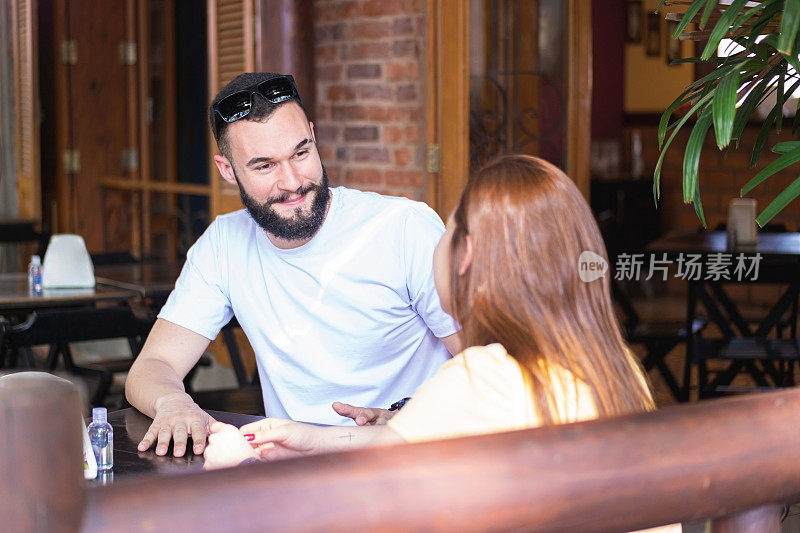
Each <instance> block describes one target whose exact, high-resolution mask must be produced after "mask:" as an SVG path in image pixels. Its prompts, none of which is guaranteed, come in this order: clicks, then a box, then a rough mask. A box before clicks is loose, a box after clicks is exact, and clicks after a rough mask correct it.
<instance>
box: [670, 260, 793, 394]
mask: <svg viewBox="0 0 800 533" xmlns="http://www.w3.org/2000/svg"><path fill="white" fill-rule="evenodd" d="M787 267H788V270H786V271H785V273H782V274H780V275H777V276H776V277H775V278H774V279H775V281H774V282H767V283H770V284H774V285H779V284H782V283H781V280H784V282H783V284H786V285H787V287H786V289H785V290H784V292H783V294H782V295H781V297H780V298H779V300H778V301H777V302H776V303H775V304H774V305H773V306H772V307H771V308H770V309H769V311H768V312H767V313H766V315H765V316H762V317H757V318H756V317H750V318H745V317H744V316H743V315H742V313H740V312H739V310H738V309H737V306H736V304H735V303H734V302H733V300H732V299H731V298H730V297H729V296H728V294H727V293H726V292H725V290H724V288H723V283H720V282H706V281H694V282H691V283H690V284H689V299H688V300H689V304H688V306H689V317H690V318H692V317H694V315H695V313H696V308H697V304H698V303H702V304H703V307H704V308H705V309H706V311H707V312H708V315H709V319H710V320H712V321H713V322H714V323H715V324H716V325H717V326H718V327H719V329H720V332H721V334H722V337H721V338H711V339H709V338H700V339H697V341H696V342H694V343H693V344H692V345H691V346H690V352H691V357H690V358H689V360H687V368H686V369H685V372H684V373H685V375H687V376H688V375H689V374H690V368H689V367H688V365H689V364H690V363H691V362H693V363H694V364H696V365H697V367H698V384H697V386H698V394H699V397H700V398H708V397H713V396H717V395H719V394H720V393H724V392H733V391H740V392H748V391H749V390H750V388H746V389H737V388H734V387H732V386H731V382H732V381H733V379H734V378H735V377H736V375H738V374H739V373H741V372H746V373H747V374H749V375H750V376H751V377H752V379H753V380H754V382H755V383H756V387H755V388H753V389H754V390H764V389H771V388H774V387H786V386H793V385H794V383H795V380H794V362H795V361H797V360H800V345H798V342H797V319H798V299H799V298H800V283H798V282H797V281H796V276H794V274H793V272H796V269H797V266H796V265H795V264H791V263H790V264H788V265H785V267H779V268H787ZM754 324H755V327H752V326H753V325H754ZM787 328H788V338H783V331H784V329H787ZM773 331H774V332H775V338H769V335H770V334H771V333H772V332H773ZM709 360H727V361H730V363H729V364H728V365H727V367H726V368H725V369H723V370H721V371H716V372H711V371H710V370H709V368H708V364H707V363H708V361H709ZM776 365H777V366H776ZM770 382H771V383H770Z"/></svg>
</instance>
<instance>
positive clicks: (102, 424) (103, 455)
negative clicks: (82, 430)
mask: <svg viewBox="0 0 800 533" xmlns="http://www.w3.org/2000/svg"><path fill="white" fill-rule="evenodd" d="M89 440H90V441H91V443H92V451H93V452H94V457H95V459H97V471H98V472H103V471H106V470H111V468H112V467H113V466H114V429H113V428H112V427H111V424H109V423H108V412H107V411H106V408H105V407H95V408H94V409H92V423H91V424H89Z"/></svg>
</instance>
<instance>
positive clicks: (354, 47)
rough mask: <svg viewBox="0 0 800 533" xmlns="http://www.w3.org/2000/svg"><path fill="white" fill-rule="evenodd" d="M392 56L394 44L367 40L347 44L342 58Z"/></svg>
mask: <svg viewBox="0 0 800 533" xmlns="http://www.w3.org/2000/svg"><path fill="white" fill-rule="evenodd" d="M389 57H392V44H391V43H389V42H387V41H366V42H356V43H351V44H347V45H345V47H344V49H343V50H342V59H345V60H354V59H355V60H359V59H386V58H389Z"/></svg>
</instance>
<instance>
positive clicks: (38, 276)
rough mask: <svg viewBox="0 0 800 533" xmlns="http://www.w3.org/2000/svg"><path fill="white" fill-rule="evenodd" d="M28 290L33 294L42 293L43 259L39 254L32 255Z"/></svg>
mask: <svg viewBox="0 0 800 533" xmlns="http://www.w3.org/2000/svg"><path fill="white" fill-rule="evenodd" d="M28 290H30V292H31V294H42V259H41V258H40V257H39V256H38V255H33V256H31V262H30V264H29V265H28Z"/></svg>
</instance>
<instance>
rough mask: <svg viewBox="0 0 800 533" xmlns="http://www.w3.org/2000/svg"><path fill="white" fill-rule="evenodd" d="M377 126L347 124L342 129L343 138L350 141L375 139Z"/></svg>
mask: <svg viewBox="0 0 800 533" xmlns="http://www.w3.org/2000/svg"><path fill="white" fill-rule="evenodd" d="M378 136H379V135H378V127H377V126H348V127H346V128H345V129H344V140H345V141H348V142H352V141H375V140H377V139H378Z"/></svg>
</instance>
